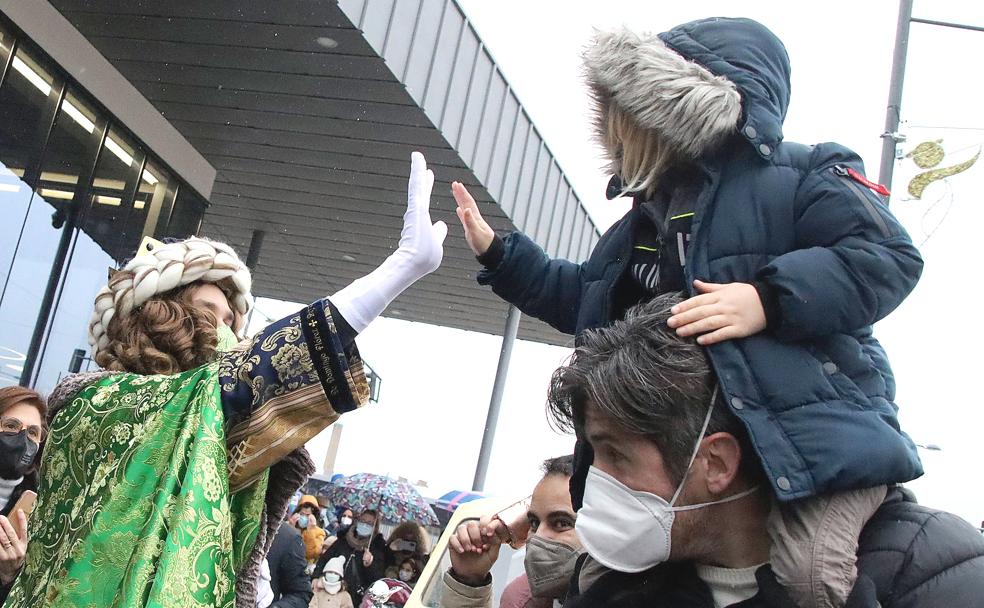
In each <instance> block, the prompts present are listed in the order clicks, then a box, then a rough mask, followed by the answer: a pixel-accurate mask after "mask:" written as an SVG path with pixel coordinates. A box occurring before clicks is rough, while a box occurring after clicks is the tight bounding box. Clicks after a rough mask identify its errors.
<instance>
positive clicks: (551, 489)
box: [530, 475, 574, 519]
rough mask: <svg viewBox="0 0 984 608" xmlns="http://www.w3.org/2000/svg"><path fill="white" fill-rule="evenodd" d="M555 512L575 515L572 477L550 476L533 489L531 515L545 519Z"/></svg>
mask: <svg viewBox="0 0 984 608" xmlns="http://www.w3.org/2000/svg"><path fill="white" fill-rule="evenodd" d="M555 512H565V513H574V506H573V505H572V504H571V492H570V477H568V476H566V475H548V476H546V477H544V478H543V479H541V480H540V482H539V483H538V484H536V487H535V488H534V489H533V497H532V499H531V500H530V513H532V514H533V515H536V516H537V517H539V518H540V519H544V518H546V517H547V516H548V515H550V514H551V513H555Z"/></svg>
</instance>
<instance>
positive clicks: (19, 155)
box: [0, 32, 60, 386]
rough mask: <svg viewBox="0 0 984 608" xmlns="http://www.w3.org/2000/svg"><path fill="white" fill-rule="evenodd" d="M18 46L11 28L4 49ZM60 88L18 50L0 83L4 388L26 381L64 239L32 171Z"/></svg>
mask: <svg viewBox="0 0 984 608" xmlns="http://www.w3.org/2000/svg"><path fill="white" fill-rule="evenodd" d="M10 44H12V39H10V38H8V37H7V33H6V32H3V45H4V47H5V48H8V49H9V45H10ZM59 86H60V85H58V84H57V83H56V82H55V80H54V78H53V77H52V75H51V73H50V72H49V71H47V70H45V69H44V68H42V67H41V66H40V65H39V64H38V63H37V62H36V61H35V60H34V59H33V58H31V57H30V56H29V55H28V54H26V53H24V52H23V51H18V52H17V54H16V55H15V62H14V64H12V67H11V69H10V71H9V73H8V74H7V76H6V78H5V79H4V83H3V86H2V88H0V214H2V217H3V219H4V221H3V222H0V323H2V324H3V325H2V326H3V331H2V332H0V386H6V385H13V384H17V383H18V382H19V381H20V376H21V372H22V371H23V366H24V361H25V355H26V353H27V346H28V344H29V343H30V339H31V334H32V333H33V331H34V324H35V321H36V319H37V313H38V308H39V304H40V301H41V296H42V294H43V292H44V281H46V280H47V278H48V274H49V272H50V270H51V263H52V261H53V259H54V252H55V249H56V246H57V242H58V235H59V232H58V230H56V229H55V228H54V227H52V225H51V211H52V209H51V207H50V206H49V205H47V204H46V203H45V202H44V201H42V200H40V197H38V196H36V195H35V193H34V192H33V188H32V187H31V185H29V184H28V183H26V182H25V181H24V176H25V172H28V171H29V170H31V169H33V166H32V165H36V162H37V158H38V156H39V153H40V148H41V145H42V143H43V142H42V141H41V140H43V138H44V137H45V136H46V135H47V125H48V124H50V121H51V118H50V116H51V112H52V111H53V108H54V102H55V101H56V100H57V97H58V94H59V92H58V88H59ZM15 261H16V263H15ZM39 277H40V281H39V280H38V278H39Z"/></svg>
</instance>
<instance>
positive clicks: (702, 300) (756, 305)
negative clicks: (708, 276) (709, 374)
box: [666, 281, 766, 346]
mask: <svg viewBox="0 0 984 608" xmlns="http://www.w3.org/2000/svg"><path fill="white" fill-rule="evenodd" d="M694 287H696V288H697V291H699V292H700V294H701V295H699V296H694V297H692V298H690V299H688V300H686V301H684V302H681V303H679V304H677V305H676V306H674V307H673V308H672V309H671V310H670V311H671V312H672V313H673V316H672V317H670V319H669V320H668V321H667V322H666V324H667V325H669V326H670V327H672V328H674V329H676V332H677V335H679V336H693V335H695V334H703V335H702V336H700V337H699V338H697V343H698V344H702V345H705V346H706V345H708V344H716V343H717V342H723V341H725V340H731V339H734V338H744V337H746V336H751V335H752V334H757V333H758V332H760V331H762V330H763V329H765V324H766V322H765V310H764V309H763V308H762V301H761V299H759V295H758V291H757V290H756V289H755V287H754V286H753V285H750V284H748V283H727V284H720V283H704V282H703V281H694Z"/></svg>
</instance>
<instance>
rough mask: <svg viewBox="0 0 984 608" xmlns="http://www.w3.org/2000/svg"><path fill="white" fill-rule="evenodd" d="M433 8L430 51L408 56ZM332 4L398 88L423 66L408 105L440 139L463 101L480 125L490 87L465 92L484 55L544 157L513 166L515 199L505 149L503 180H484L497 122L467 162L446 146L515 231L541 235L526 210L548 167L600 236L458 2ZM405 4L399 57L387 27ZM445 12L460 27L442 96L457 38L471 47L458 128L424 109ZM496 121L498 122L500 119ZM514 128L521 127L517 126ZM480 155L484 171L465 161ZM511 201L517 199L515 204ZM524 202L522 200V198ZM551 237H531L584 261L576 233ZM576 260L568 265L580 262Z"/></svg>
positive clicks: (454, 131) (350, 0)
mask: <svg viewBox="0 0 984 608" xmlns="http://www.w3.org/2000/svg"><path fill="white" fill-rule="evenodd" d="M437 4H440V5H441V6H440V24H439V25H438V30H437V32H436V34H435V40H433V41H431V44H433V49H432V50H431V51H430V53H427V54H426V55H427V56H424V55H425V54H422V53H420V52H417V53H414V52H413V51H414V44H415V42H416V36H417V31H418V27H419V25H420V21H421V14H422V12H423V11H424V9H425V5H430V6H429V7H428V8H430V9H432V10H434V9H435V5H437ZM338 5H339V8H340V9H341V11H342V12H343V13H344V14H345V15H346V16H347V17H348V18H349V19H350V20H351V22H352V24H353V25H354V26H355V27H357V28H359V29H360V30H362V31H363V33H364V35H365V38H366V40H367V41H368V43H369V44H370V45H371V46H372V47H373V49H374V50H375V51H376V52H377V53H379V55H380V56H381V57H382V58H383V59H384V61H386V63H387V65H388V66H389V67H390V68H391V69H393V71H394V74H395V76H396V77H397V78H399V79H400V81H401V82H403V83H404V85H407V82H406V81H407V79H406V75H407V73H408V72H409V70H410V68H411V66H410V63H411V62H412V61H418V62H426V63H427V64H428V66H427V70H428V74H427V80H426V84H425V86H424V88H423V89H414V88H412V87H410V86H407V92H408V93H409V94H410V96H411V97H412V98H413V99H414V101H415V102H417V104H418V106H420V108H421V109H422V110H423V111H424V112H425V113H426V114H427V117H428V118H429V119H430V120H431V122H432V123H434V124H435V125H436V126H437V128H438V129H439V130H440V131H441V132H442V133H443V134H445V137H446V138H448V135H454V138H455V139H458V137H459V134H460V130H461V128H462V126H463V124H464V119H465V116H466V115H467V113H468V112H469V107H468V104H469V103H472V102H474V103H476V104H480V105H481V110H480V112H481V115H480V117H479V120H480V121H481V120H482V119H483V118H484V116H485V115H486V111H485V110H486V107H485V106H486V104H487V102H488V94H489V92H490V91H491V90H492V88H493V87H492V86H491V84H490V86H488V87H486V88H485V89H484V90H483V91H482V93H484V95H481V96H479V95H471V94H470V92H471V90H473V89H474V86H473V82H472V80H473V78H474V68H475V65H476V64H477V62H478V57H479V56H480V54H484V56H485V58H486V59H487V60H488V62H489V63H490V64H491V71H490V73H489V83H492V82H493V79H495V80H497V81H498V82H497V85H498V86H501V87H502V88H503V89H504V93H503V99H502V104H503V105H505V100H506V97H507V96H510V97H511V99H512V100H513V102H514V103H515V104H516V106H517V112H516V116H517V121H518V120H519V118H520V117H521V118H522V120H523V121H524V122H525V123H526V125H527V126H526V127H525V128H526V129H528V130H529V133H530V134H531V135H535V138H536V139H539V141H540V142H541V146H542V149H543V150H544V151H545V152H546V158H544V159H543V160H542V161H540V162H539V163H531V162H526V163H523V164H522V166H521V167H520V168H519V172H520V174H519V175H518V176H514V177H515V179H514V180H511V181H514V182H515V183H516V186H517V194H519V196H518V197H513V196H510V195H508V194H507V193H506V192H505V191H504V187H503V186H504V185H505V184H506V182H507V179H506V176H505V173H506V171H507V170H508V163H509V158H508V154H509V152H510V151H507V158H506V161H505V162H506V164H507V166H506V167H505V168H504V169H503V177H502V179H501V180H500V182H499V183H497V184H490V183H489V179H488V178H489V177H490V175H489V171H490V169H491V166H492V164H493V158H494V156H495V154H496V150H495V149H494V148H495V147H496V145H497V144H498V145H505V144H499V143H498V135H499V127H500V125H499V124H497V126H496V136H495V137H494V138H492V139H491V140H490V139H489V138H482V137H481V130H480V128H479V134H478V140H479V141H478V143H477V145H476V146H475V148H474V149H473V150H472V152H471V154H470V156H471V159H468V158H464V156H465V155H464V154H462V151H461V149H460V148H461V146H459V145H455V142H453V141H449V144H451V145H452V146H453V147H454V148H455V152H456V153H458V154H459V155H460V156H462V160H463V161H464V162H466V163H467V164H468V168H469V170H471V171H472V172H473V173H474V174H475V176H476V177H477V178H478V179H479V180H480V182H481V183H482V184H483V185H484V186H485V188H486V190H487V191H488V192H489V194H491V195H492V196H493V197H495V199H496V201H497V202H498V203H499V204H500V205H501V206H502V207H503V211H505V212H506V213H507V215H508V216H509V217H510V219H511V220H512V221H513V223H514V224H515V225H516V227H517V228H518V229H519V230H521V231H523V232H525V233H527V234H528V235H529V236H531V237H533V236H534V233H536V234H538V235H539V234H541V233H542V232H543V229H542V227H540V226H539V225H538V218H539V216H540V215H541V213H540V208H538V209H536V210H534V213H533V214H532V216H531V214H530V213H529V211H530V206H531V205H533V204H534V202H535V201H534V200H533V193H534V190H536V189H537V188H536V185H537V179H543V180H546V179H547V174H548V173H549V167H550V166H551V165H556V167H557V168H558V170H559V171H560V177H561V179H562V182H563V185H564V186H566V187H567V188H569V191H570V192H571V193H573V195H574V199H575V200H576V202H577V210H578V213H579V214H583V216H584V220H585V221H587V222H588V223H589V225H590V226H591V228H592V230H593V232H594V233H595V235H599V236H600V234H601V231H600V230H599V229H598V226H597V225H596V224H595V222H594V219H593V218H592V217H591V215H590V214H589V213H588V212H587V209H586V208H585V207H584V204H583V202H582V201H581V197H580V196H578V194H577V190H576V189H575V188H574V186H573V184H571V182H570V180H569V179H568V177H567V175H566V174H565V173H564V171H563V169H562V168H561V167H560V163H559V162H558V161H557V159H556V156H555V155H554V154H553V152H552V150H551V149H550V145H549V144H548V143H547V142H546V140H545V139H544V138H543V136H542V134H541V133H540V131H539V129H537V127H536V125H535V124H534V123H533V121H532V119H531V118H530V116H529V113H528V112H527V111H526V108H525V107H524V106H523V104H522V102H521V101H520V100H519V97H518V95H517V94H516V92H515V91H514V90H513V88H512V86H511V85H510V84H509V80H508V79H507V78H506V77H505V75H504V74H503V73H502V71H501V70H500V69H499V68H498V65H497V64H496V62H495V58H494V57H493V56H492V53H491V52H490V51H489V49H488V47H486V46H485V45H484V43H483V42H482V40H481V38H480V37H479V35H478V32H477V31H476V29H475V27H474V26H473V25H472V23H471V21H470V20H469V19H468V17H467V15H465V13H464V11H463V10H462V8H461V6H460V5H459V4H458V2H457V0H416V1H410V2H406V1H403V0H401V1H399V2H398V1H396V0H393V1H390V2H380V1H379V0H375V1H371V0H338ZM410 5H412V6H414V7H415V13H416V14H415V15H414V26H413V31H412V33H411V36H410V43H409V47H410V48H409V50H408V51H407V52H406V53H405V54H402V53H400V48H399V47H396V46H394V45H392V44H390V42H391V38H392V36H391V28H392V25H393V21H394V17H395V15H396V13H397V11H398V10H400V11H404V12H405V11H406V10H407V7H408V6H410ZM451 11H453V13H451V15H452V17H451V18H452V19H457V20H459V21H460V29H459V30H458V40H457V48H456V50H455V53H454V59H453V60H452V64H451V66H450V69H451V73H450V74H449V75H448V83H447V87H448V91H445V96H447V95H448V94H449V92H450V89H451V87H452V86H453V85H454V84H455V82H454V71H455V68H456V66H457V65H458V63H459V57H458V52H457V51H458V50H460V49H461V47H462V40H463V38H464V37H465V36H466V35H467V36H468V37H469V39H470V45H471V46H474V47H475V51H474V59H472V62H473V65H472V70H470V71H469V72H468V77H467V80H468V84H467V85H466V95H467V98H466V101H465V104H466V106H465V107H464V108H463V109H462V110H461V116H460V117H458V118H457V119H455V120H458V121H460V122H459V123H458V124H451V123H452V120H450V119H449V117H448V116H447V114H446V112H445V111H444V108H442V110H441V111H440V112H434V111H432V110H429V108H430V107H431V104H428V103H427V98H428V93H429V92H430V91H429V85H430V82H431V73H430V72H431V70H433V64H434V61H435V54H436V52H437V49H438V44H439V42H440V41H439V40H437V39H436V38H437V37H438V36H439V34H440V29H441V27H442V26H444V24H445V21H446V20H447V19H448V16H449V12H451ZM466 60H467V59H466ZM399 66H402V69H400V70H396V69H394V68H395V67H399ZM397 71H399V72H402V74H401V73H396V72H397ZM445 103H446V102H445ZM500 121H501V116H500ZM480 127H481V122H480ZM513 128H514V130H516V125H515V124H514V126H513ZM520 130H523V129H522V128H521V129H520ZM527 137H529V136H527ZM449 139H450V138H449ZM534 141H535V140H534ZM509 143H510V144H511V143H512V142H511V141H510V142H509ZM527 145H528V143H527ZM479 147H481V149H479ZM510 147H511V146H510ZM480 154H481V155H482V156H484V157H486V158H488V159H489V161H488V167H486V168H484V169H483V168H476V167H474V166H472V164H473V163H472V162H470V160H474V159H475V158H476V157H478V156H479V155H480ZM537 156H538V158H539V157H540V156H541V155H540V154H539V153H537ZM537 165H540V166H542V167H544V168H543V169H542V171H541V173H542V175H534V173H535V172H536V169H537ZM526 182H528V193H527V194H522V193H518V187H519V185H520V184H521V183H526ZM548 188H549V185H548V184H544V185H543V190H544V192H543V193H542V195H541V196H542V199H543V200H544V202H546V198H547V190H548ZM559 190H564V188H563V187H560V188H559ZM517 198H518V199H520V200H516V199H517ZM524 198H525V200H523V199H524ZM510 199H513V200H510ZM552 217H553V215H552V214H547V215H546V218H547V222H550V221H551V218H552ZM563 224H564V222H561V227H562V226H563ZM552 236H554V235H552V234H551V231H550V230H549V229H548V230H547V232H546V233H545V234H543V235H542V236H541V237H540V238H537V239H536V240H537V241H538V244H540V245H541V246H543V247H545V248H546V247H547V243H548V242H550V243H554V244H555V245H554V246H550V247H549V249H547V253H549V254H550V255H552V256H555V257H556V256H562V252H568V251H570V252H571V253H573V252H574V251H578V255H577V256H576V257H577V258H580V259H584V258H586V257H587V253H588V252H586V251H583V250H580V249H581V248H578V247H571V246H570V245H571V242H572V241H573V240H574V239H579V238H580V237H581V235H576V234H571V235H560V238H551V237H552ZM580 259H577V260H574V261H580Z"/></svg>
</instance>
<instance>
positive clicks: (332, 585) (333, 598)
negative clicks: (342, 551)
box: [310, 555, 353, 608]
mask: <svg viewBox="0 0 984 608" xmlns="http://www.w3.org/2000/svg"><path fill="white" fill-rule="evenodd" d="M344 572H345V558H344V557H342V556H340V555H339V556H338V557H333V558H331V559H330V560H328V561H327V562H326V563H325V570H324V574H323V575H322V576H321V578H316V579H314V600H312V601H311V607H310V608H353V603H352V596H350V595H349V594H348V593H347V592H346V590H345V580H344Z"/></svg>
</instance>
